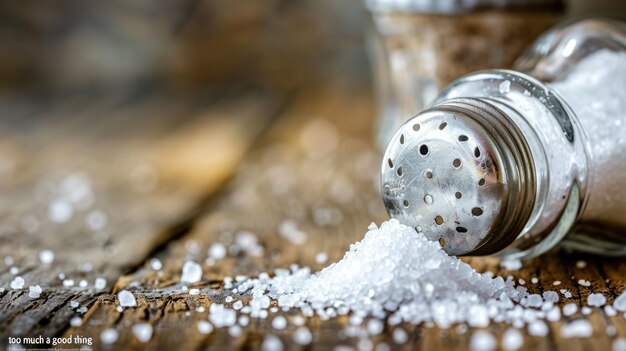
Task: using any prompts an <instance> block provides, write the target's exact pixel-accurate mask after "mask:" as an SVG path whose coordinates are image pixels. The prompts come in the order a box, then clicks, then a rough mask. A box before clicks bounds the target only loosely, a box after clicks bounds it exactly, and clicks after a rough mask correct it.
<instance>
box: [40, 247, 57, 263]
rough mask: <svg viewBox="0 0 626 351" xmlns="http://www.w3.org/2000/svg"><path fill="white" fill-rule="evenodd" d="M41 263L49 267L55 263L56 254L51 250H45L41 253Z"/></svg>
mask: <svg viewBox="0 0 626 351" xmlns="http://www.w3.org/2000/svg"><path fill="white" fill-rule="evenodd" d="M39 262H41V263H42V264H45V265H49V264H51V263H52V262H54V252H52V251H51V250H43V251H40V252H39Z"/></svg>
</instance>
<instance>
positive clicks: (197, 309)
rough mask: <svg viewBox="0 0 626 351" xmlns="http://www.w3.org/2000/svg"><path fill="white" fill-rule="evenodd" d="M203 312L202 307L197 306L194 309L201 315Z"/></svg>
mask: <svg viewBox="0 0 626 351" xmlns="http://www.w3.org/2000/svg"><path fill="white" fill-rule="evenodd" d="M204 311H205V309H204V306H198V307H196V312H198V313H203V312H204Z"/></svg>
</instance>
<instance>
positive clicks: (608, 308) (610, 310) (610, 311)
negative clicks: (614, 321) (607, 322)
mask: <svg viewBox="0 0 626 351" xmlns="http://www.w3.org/2000/svg"><path fill="white" fill-rule="evenodd" d="M604 314H606V315H607V317H615V316H617V311H616V310H615V308H614V307H613V306H610V305H606V306H604Z"/></svg>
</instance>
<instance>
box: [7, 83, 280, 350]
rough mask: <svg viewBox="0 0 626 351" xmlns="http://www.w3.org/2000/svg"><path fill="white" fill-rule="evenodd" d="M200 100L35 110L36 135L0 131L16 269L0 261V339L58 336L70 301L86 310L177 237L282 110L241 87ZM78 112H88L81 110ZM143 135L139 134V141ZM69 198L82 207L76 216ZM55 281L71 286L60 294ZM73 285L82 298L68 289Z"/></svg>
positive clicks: (266, 96) (161, 98)
mask: <svg viewBox="0 0 626 351" xmlns="http://www.w3.org/2000/svg"><path fill="white" fill-rule="evenodd" d="M168 98H169V99H168ZM200 98H202V96H197V95H192V96H190V97H184V96H182V95H180V96H175V95H174V96H173V95H168V94H158V95H157V96H154V97H151V96H148V97H147V98H145V99H140V100H134V99H130V100H129V99H124V98H114V99H110V97H104V98H103V100H104V101H103V100H97V99H94V97H93V96H88V97H85V99H86V100H85V99H83V98H81V99H78V101H71V102H68V101H67V100H61V101H60V102H59V103H58V105H60V106H58V107H56V108H52V109H46V108H41V109H35V110H36V111H37V113H39V114H44V115H46V116H45V117H41V116H37V117H36V118H33V120H35V121H36V122H33V123H38V124H39V125H38V126H37V127H36V128H34V127H31V126H28V125H27V122H25V123H24V125H21V126H20V127H19V128H20V130H18V131H16V132H14V133H11V132H10V129H8V128H9V127H11V126H12V124H10V123H8V122H7V123H6V124H4V122H3V121H5V120H0V124H2V125H3V126H4V127H7V128H0V129H2V134H3V136H4V137H5V138H4V139H3V144H2V145H3V146H4V148H3V149H0V152H1V151H4V150H9V152H11V153H2V156H7V157H10V160H12V161H15V163H17V165H16V166H15V167H14V168H13V170H12V172H9V173H8V174H6V177H4V178H2V182H1V184H0V187H1V189H2V190H3V191H4V192H3V198H2V201H1V202H0V207H1V213H2V214H3V221H2V225H3V230H2V231H1V232H0V257H1V258H2V259H3V260H4V259H5V258H7V257H8V256H10V257H11V260H13V261H14V263H11V264H7V263H10V262H9V261H8V260H6V261H5V262H0V287H1V288H4V289H5V291H4V292H3V293H2V294H0V299H2V303H1V304H0V339H2V340H3V341H4V340H5V339H6V337H7V336H22V335H38V334H42V335H44V336H52V335H57V334H58V333H59V332H61V331H62V330H64V329H66V328H67V326H68V321H69V318H71V317H72V316H74V315H76V312H75V310H76V309H75V308H71V307H70V306H68V303H69V301H71V300H77V301H79V302H80V303H81V306H85V305H86V306H89V305H91V304H92V303H93V302H94V298H95V297H96V296H98V295H99V294H101V293H103V292H106V291H110V289H111V288H112V285H113V284H114V283H115V281H116V280H117V278H118V277H119V276H120V274H122V273H124V272H126V271H128V270H133V269H134V267H136V266H138V265H140V264H141V263H142V262H143V260H144V259H145V258H146V257H148V256H149V254H150V253H151V252H152V251H153V250H154V249H155V248H157V247H159V245H162V244H163V243H164V242H167V241H168V240H170V239H171V238H172V237H174V236H176V235H180V234H181V233H182V232H184V230H186V226H187V223H188V222H189V221H190V220H191V218H193V216H194V215H195V214H196V212H197V209H198V208H199V207H200V205H201V204H202V202H203V201H204V200H205V199H206V197H207V195H208V194H210V193H211V192H214V191H215V190H217V189H219V187H220V186H222V184H223V183H224V182H225V181H226V180H227V179H228V178H229V176H230V174H232V172H233V171H234V169H236V168H237V167H238V166H239V161H240V160H241V158H242V157H243V155H244V154H245V152H246V150H247V148H248V147H249V146H250V145H251V143H252V142H253V141H254V140H255V138H257V136H258V135H259V133H261V132H262V131H263V130H264V128H265V126H266V124H268V123H269V122H270V121H271V120H272V119H273V118H274V117H275V116H276V115H277V113H279V111H280V110H281V108H282V106H283V104H285V103H286V100H285V99H283V98H282V97H281V96H276V95H273V94H271V93H269V92H267V91H263V90H260V89H249V88H246V89H239V90H238V91H237V92H236V94H234V95H232V96H221V97H219V96H218V98H217V99H216V98H215V96H211V95H208V96H205V97H204V99H205V100H206V101H207V103H198V99H200ZM19 99H20V100H19V102H20V103H21V102H23V103H29V101H30V100H29V99H24V98H21V97H20V98H19ZM211 101H213V103H210V102H211ZM35 102H36V101H35ZM87 102H91V103H92V104H93V105H94V106H97V108H87V109H86V110H81V109H80V107H84V106H86V105H89V104H87ZM17 105H18V106H16V107H17V108H15V109H13V110H14V111H17V110H19V107H20V106H19V103H17ZM11 109H12V107H11V108H8V107H7V110H11ZM26 110H28V109H26ZM51 111H52V112H51ZM76 115H80V116H79V117H76ZM10 116H11V115H9V117H7V120H6V121H9V120H11V117H10ZM63 116H69V118H67V119H65V118H64V117H63ZM176 124H178V125H176ZM144 129H146V130H148V131H149V132H146V133H141V131H142V130H144ZM46 130H48V132H46ZM129 130H130V132H129ZM31 132H32V133H31ZM67 182H73V183H72V186H71V189H72V191H76V189H83V190H84V191H83V192H82V193H78V194H76V193H67V191H66V192H64V191H63V189H62V188H63V186H64V185H63V184H64V183H67ZM42 189H43V190H42ZM44 190H45V191H44ZM55 199H57V200H58V199H61V200H62V201H64V202H69V203H71V208H72V209H71V211H72V216H71V218H70V219H68V220H67V221H66V222H64V223H55V222H54V221H52V220H51V218H50V213H49V212H50V203H51V202H53V201H55ZM72 199H74V200H75V199H78V200H81V201H83V200H84V201H85V202H86V203H87V204H86V205H85V206H82V207H81V204H82V202H76V203H72V201H73V200H72ZM94 211H98V212H94ZM90 213H91V215H90ZM94 213H96V215H95V217H94ZM98 213H101V214H104V216H105V217H106V225H103V224H102V218H103V216H102V215H98ZM90 216H91V217H90ZM89 218H91V223H92V224H91V227H90V225H89V224H87V221H88V219H89ZM94 218H95V219H94ZM94 221H95V224H94ZM98 222H100V223H98ZM43 249H49V250H52V251H53V252H54V253H55V254H56V257H55V261H54V263H53V264H51V265H43V264H41V263H40V262H39V258H38V253H39V252H40V251H41V250H43ZM11 266H15V267H17V268H18V270H19V273H18V274H17V275H19V276H21V277H23V279H24V280H25V281H26V284H25V286H24V288H25V289H22V290H17V291H13V290H12V289H10V287H9V284H10V282H11V281H12V280H13V279H14V277H15V274H12V272H11V270H10V267H11ZM59 274H63V275H64V276H65V279H73V280H74V282H75V285H74V286H72V287H68V286H64V285H63V281H62V279H59ZM96 277H103V278H105V279H106V280H107V288H106V289H104V290H96V289H94V279H95V278H96ZM81 280H85V281H86V282H87V286H86V287H80V286H78V285H79V283H80V281H81ZM34 284H38V285H40V286H41V287H42V288H43V289H44V294H43V295H42V296H43V297H42V298H41V299H39V300H32V301H31V299H29V298H28V297H27V289H28V286H30V285H34Z"/></svg>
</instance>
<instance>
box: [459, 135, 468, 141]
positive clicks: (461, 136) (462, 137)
mask: <svg viewBox="0 0 626 351" xmlns="http://www.w3.org/2000/svg"><path fill="white" fill-rule="evenodd" d="M467 139H468V137H467V135H463V134H461V135H459V141H467Z"/></svg>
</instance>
